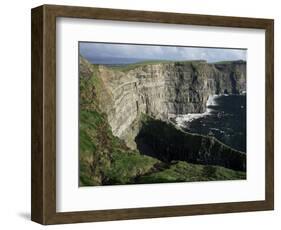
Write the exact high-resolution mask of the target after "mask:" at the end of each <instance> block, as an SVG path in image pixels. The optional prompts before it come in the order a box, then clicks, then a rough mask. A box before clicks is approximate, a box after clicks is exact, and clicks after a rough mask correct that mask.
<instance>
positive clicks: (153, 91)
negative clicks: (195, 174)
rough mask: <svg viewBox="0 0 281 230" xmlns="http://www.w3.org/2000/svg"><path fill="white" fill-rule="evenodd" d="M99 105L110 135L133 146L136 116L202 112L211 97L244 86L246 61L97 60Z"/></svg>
mask: <svg viewBox="0 0 281 230" xmlns="http://www.w3.org/2000/svg"><path fill="white" fill-rule="evenodd" d="M95 75H96V77H97V78H98V79H99V81H101V82H102V84H101V85H102V90H100V91H101V92H102V93H101V95H100V97H99V100H100V102H101V103H100V105H101V110H102V111H103V112H105V113H106V114H107V118H108V122H109V124H110V126H111V128H112V132H113V134H114V135H116V136H118V137H120V138H121V139H123V140H125V141H126V143H127V145H128V146H129V147H131V148H135V147H136V145H135V142H134V137H135V136H136V135H137V134H138V132H139V125H140V124H139V117H140V115H141V114H147V115H149V116H151V117H153V118H155V119H160V120H163V121H167V120H168V119H169V117H170V116H171V114H187V113H202V112H204V111H205V110H206V103H207V100H208V98H209V96H211V95H214V94H225V93H227V94H238V93H241V92H243V91H246V63H245V62H244V61H233V62H227V63H221V64H210V63H207V62H205V61H193V62H168V63H153V64H138V65H135V66H127V67H114V68H109V67H106V66H102V65H99V66H97V68H96V73H95Z"/></svg>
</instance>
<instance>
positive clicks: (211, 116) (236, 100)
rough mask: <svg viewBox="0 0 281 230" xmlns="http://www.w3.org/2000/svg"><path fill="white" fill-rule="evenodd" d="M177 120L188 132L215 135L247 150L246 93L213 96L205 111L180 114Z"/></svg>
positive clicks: (225, 142) (231, 145)
mask: <svg viewBox="0 0 281 230" xmlns="http://www.w3.org/2000/svg"><path fill="white" fill-rule="evenodd" d="M175 122H176V124H177V125H178V126H180V127H181V128H182V129H183V130H185V131H187V132H190V133H198V134H203V135H209V136H214V137H216V138H217V139H218V140H220V141H221V142H223V143H224V144H226V145H228V146H230V147H232V148H234V149H236V150H239V151H242V152H246V124H247V123H246V94H243V95H215V96H212V97H210V98H209V100H208V102H207V110H206V112H205V113H202V114H186V115H179V116H177V117H176V118H175Z"/></svg>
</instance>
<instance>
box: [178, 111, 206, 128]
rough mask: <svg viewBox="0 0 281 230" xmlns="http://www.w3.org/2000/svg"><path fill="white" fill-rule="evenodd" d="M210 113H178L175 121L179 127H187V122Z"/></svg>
mask: <svg viewBox="0 0 281 230" xmlns="http://www.w3.org/2000/svg"><path fill="white" fill-rule="evenodd" d="M208 114H209V113H208V112H205V113H188V114H182V115H177V116H176V118H175V121H176V124H177V125H178V126H179V127H185V123H186V122H191V121H194V120H196V119H198V118H202V117H204V116H206V115H208Z"/></svg>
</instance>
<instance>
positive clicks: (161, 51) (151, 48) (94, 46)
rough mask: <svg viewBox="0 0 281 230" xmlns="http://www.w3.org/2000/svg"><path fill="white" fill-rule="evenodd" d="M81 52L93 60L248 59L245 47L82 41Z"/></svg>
mask: <svg viewBox="0 0 281 230" xmlns="http://www.w3.org/2000/svg"><path fill="white" fill-rule="evenodd" d="M79 48H80V54H81V55H82V56H84V57H85V58H87V59H89V60H90V61H92V62H97V63H99V62H100V61H101V60H103V62H106V60H111V61H112V60H114V59H118V58H119V59H141V60H153V59H155V60H199V59H200V60H206V61H208V62H216V61H226V60H238V59H239V60H246V53H247V51H246V50H245V49H229V48H206V47H182V46H160V45H159V46H157V45H134V44H116V43H89V42H81V43H80V47H79Z"/></svg>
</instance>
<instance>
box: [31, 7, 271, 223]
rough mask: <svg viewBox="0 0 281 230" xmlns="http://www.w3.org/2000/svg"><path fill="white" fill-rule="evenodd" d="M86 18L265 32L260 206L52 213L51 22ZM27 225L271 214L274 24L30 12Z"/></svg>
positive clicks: (84, 10) (88, 11)
mask: <svg viewBox="0 0 281 230" xmlns="http://www.w3.org/2000/svg"><path fill="white" fill-rule="evenodd" d="M57 17H72V18H88V19H104V20H121V21H136V22H150V23H173V24H188V25H204V26H223V27H239V28H256V29H264V30H265V32H266V39H265V40H266V41H265V43H266V44H265V45H266V55H265V64H266V73H265V76H266V86H265V87H266V151H265V155H266V161H265V169H266V171H265V173H266V175H265V176H266V183H265V185H266V186H265V200H264V201H249V202H232V203H216V204H200V205H182V206H165V207H148V208H131V209H118V210H103V211H79V212H63V213H58V212H56V18H57ZM31 51H32V157H31V163H32V167H31V172H32V178H31V180H32V186H31V193H32V194H31V195H32V196H31V219H32V220H33V221H35V222H38V223H41V224H60V223H75V222H89V221H109V220H124V219H138V218H155V217H169V216H184V215H198V214H214V213H230V212H244V211H259V210H273V209H274V97H273V96H274V91H273V90H274V76H273V69H274V21H273V20H271V19H257V18H240V17H224V16H210V15H194V14H179V13H163V12H147V11H130V10H116V9H103V8H88V7H73V6H56V5H43V6H39V7H37V8H34V9H32V50H31Z"/></svg>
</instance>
